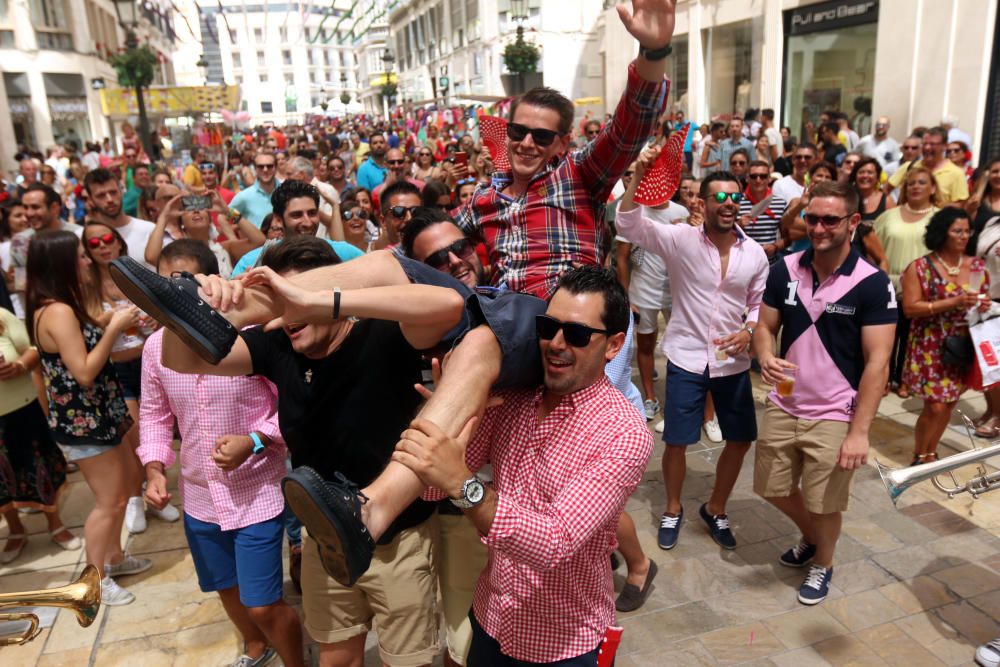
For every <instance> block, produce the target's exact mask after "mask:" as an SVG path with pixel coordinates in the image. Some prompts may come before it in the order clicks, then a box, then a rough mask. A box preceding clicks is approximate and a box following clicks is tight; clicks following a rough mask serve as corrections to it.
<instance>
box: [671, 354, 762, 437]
mask: <svg viewBox="0 0 1000 667" xmlns="http://www.w3.org/2000/svg"><path fill="white" fill-rule="evenodd" d="M709 391H711V392H712V399H713V400H714V401H715V415H716V418H717V419H718V420H719V428H720V429H722V437H723V438H725V439H726V440H727V441H730V442H753V441H754V440H756V439H757V414H756V412H755V410H754V405H753V392H752V391H751V388H750V371H743V372H742V373H737V374H735V375H726V376H724V377H714V378H713V377H709V376H708V368H707V367H706V368H705V371H704V372H703V373H691V372H689V371H686V370H684V369H683V368H681V367H680V366H675V365H674V364H673V363H671V362H670V361H668V362H667V404H666V407H665V409H664V413H663V419H664V420H665V421H666V426H665V427H664V429H663V442H665V443H667V444H668V445H674V446H679V447H686V446H687V445H693V444H694V443H696V442H698V441H699V440H700V439H701V424H702V420H703V417H704V412H705V394H707V393H708V392H709Z"/></svg>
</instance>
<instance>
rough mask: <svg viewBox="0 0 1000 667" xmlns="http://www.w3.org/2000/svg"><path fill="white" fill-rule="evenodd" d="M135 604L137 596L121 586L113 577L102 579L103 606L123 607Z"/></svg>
mask: <svg viewBox="0 0 1000 667" xmlns="http://www.w3.org/2000/svg"><path fill="white" fill-rule="evenodd" d="M133 602H135V596H134V595H132V594H131V593H129V592H128V591H127V590H125V589H124V588H122V587H121V586H119V585H118V584H117V583H116V582H115V580H114V579H112V578H111V577H104V578H103V579H101V604H106V605H108V606H109V607H121V606H123V605H126V604H132V603H133Z"/></svg>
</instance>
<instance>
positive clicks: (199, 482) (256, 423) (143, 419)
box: [137, 330, 286, 530]
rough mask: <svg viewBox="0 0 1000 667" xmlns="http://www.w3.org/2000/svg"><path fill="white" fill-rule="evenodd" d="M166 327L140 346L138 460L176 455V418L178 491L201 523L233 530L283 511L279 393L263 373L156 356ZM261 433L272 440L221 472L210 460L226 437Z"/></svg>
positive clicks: (166, 463) (166, 461) (168, 459)
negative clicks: (201, 367)
mask: <svg viewBox="0 0 1000 667" xmlns="http://www.w3.org/2000/svg"><path fill="white" fill-rule="evenodd" d="M162 348H163V331H162V330H160V331H157V332H156V333H155V334H153V335H152V336H150V337H149V339H148V340H147V341H146V347H145V348H144V349H143V351H142V401H141V402H140V406H139V442H140V444H139V449H138V450H137V453H138V455H139V460H140V461H142V464H143V465H146V464H147V463H149V462H150V461H159V462H160V463H162V464H163V465H164V466H165V467H167V468H169V467H170V466H171V465H173V463H174V459H175V458H176V455H175V454H174V450H173V448H172V447H171V446H170V445H171V443H172V442H173V439H174V418H175V417H176V418H177V425H178V428H179V429H180V433H181V480H180V482H181V484H180V485H181V495H182V497H183V499H184V512H185V513H187V514H190V515H191V516H192V517H194V518H195V519H198V520H199V521H206V522H209V523H214V524H218V525H219V526H220V527H221V528H222V530H235V529H237V528H245V527H246V526H249V525H252V524H255V523H260V522H261V521H267V520H268V519H273V518H274V517H276V516H277V515H278V514H280V513H281V512H282V511H283V510H284V506H285V502H284V499H283V497H282V495H281V488H280V484H281V478H282V477H283V476H284V475H285V453H286V452H285V441H284V440H283V439H282V437H281V431H280V430H279V429H278V392H277V390H276V389H275V387H274V385H273V384H271V383H270V382H269V381H267V380H265V379H264V378H262V377H256V376H254V377H218V376H213V375H188V374H184V373H176V372H174V371H172V370H170V369H168V368H165V367H164V366H163V364H162V363H161V361H160V354H161V350H162ZM251 431H258V432H260V433H263V434H265V435H267V436H268V437H269V438H270V439H271V444H270V445H268V446H267V448H266V450H265V451H264V452H263V453H262V454H259V455H253V454H251V455H250V457H249V458H248V459H247V460H246V461H244V462H243V464H242V465H241V466H240V467H238V468H237V469H235V470H232V471H229V472H226V471H224V470H222V469H220V468H219V466H218V465H216V463H215V461H213V460H212V451H213V450H214V449H215V441H216V440H217V439H218V438H219V437H221V436H223V435H249V434H250V432H251Z"/></svg>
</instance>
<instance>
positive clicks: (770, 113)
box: [760, 109, 774, 121]
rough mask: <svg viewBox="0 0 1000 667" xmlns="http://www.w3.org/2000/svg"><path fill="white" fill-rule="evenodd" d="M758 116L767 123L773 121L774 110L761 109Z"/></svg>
mask: <svg viewBox="0 0 1000 667" xmlns="http://www.w3.org/2000/svg"><path fill="white" fill-rule="evenodd" d="M760 115H761V116H763V117H764V118H766V119H768V120H769V121H771V120H774V109H761V110H760Z"/></svg>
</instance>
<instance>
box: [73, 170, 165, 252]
mask: <svg viewBox="0 0 1000 667" xmlns="http://www.w3.org/2000/svg"><path fill="white" fill-rule="evenodd" d="M83 187H85V188H86V189H87V195H88V196H89V197H90V217H91V218H92V219H93V220H95V221H97V222H100V223H103V224H105V225H108V226H109V227H113V228H114V229H117V230H118V233H119V234H121V235H122V238H123V239H125V244H126V245H128V254H129V257H132V258H133V259H135V260H137V261H139V262H142V263H143V264H145V265H146V266H147V267H150V268H152V265H151V264H149V263H148V262H147V261H146V244H147V243H148V242H149V235H150V234H152V233H153V229H155V228H156V225H154V224H153V223H152V222H149V221H148V220H140V219H139V218H133V217H130V216H128V215H125V211H124V210H123V209H122V188H121V185H119V183H118V179H117V178H115V175H114V174H112V173H111V172H110V171H108V170H107V169H95V170H94V171H91V172H89V173H88V174H87V175H86V176H85V177H84V179H83Z"/></svg>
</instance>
